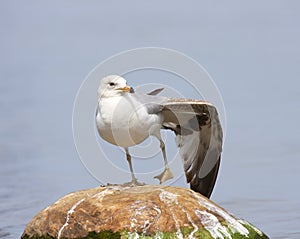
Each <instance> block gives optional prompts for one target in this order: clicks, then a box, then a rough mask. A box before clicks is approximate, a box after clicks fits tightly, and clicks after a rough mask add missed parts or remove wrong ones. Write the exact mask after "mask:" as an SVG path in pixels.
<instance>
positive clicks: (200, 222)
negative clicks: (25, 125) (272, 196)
mask: <svg viewBox="0 0 300 239" xmlns="http://www.w3.org/2000/svg"><path fill="white" fill-rule="evenodd" d="M29 238H31V239H32V238H34V239H52V238H55V239H56V238H57V239H68V238H77V239H78V238H82V239H95V238H98V239H99V238H122V239H125V238H128V239H131V238H132V239H133V238H134V239H138V238H147V239H148V238H149V239H150V238H157V239H159V238H161V239H164V238H166V239H171V238H182V239H184V238H205V239H206V238H213V239H215V238H221V239H222V238H224V239H225V238H232V239H241V238H249V239H267V238H268V237H267V236H266V235H265V234H263V233H262V232H261V231H260V230H258V229H257V228H255V227H254V226H252V225H251V224H249V223H248V222H246V221H244V220H241V219H238V218H237V217H235V216H233V215H231V214H230V213H228V212H226V211H225V210H224V209H223V208H221V207H219V206H218V205H216V204H215V203H213V202H212V201H210V200H209V199H207V198H205V197H203V196H202V195H200V194H199V193H196V192H194V191H192V190H190V189H187V188H179V187H168V186H152V185H145V186H137V187H125V186H107V187H97V188H92V189H88V190H83V191H78V192H74V193H71V194H68V195H67V196H65V197H63V198H61V199H60V200H58V201H57V202H56V203H54V204H53V205H51V206H49V207H47V208H46V209H44V210H42V211H41V212H39V213H38V214H37V215H36V216H35V217H34V218H33V219H32V220H31V222H30V223H29V224H28V225H27V227H26V229H25V231H24V233H23V235H22V239H29Z"/></svg>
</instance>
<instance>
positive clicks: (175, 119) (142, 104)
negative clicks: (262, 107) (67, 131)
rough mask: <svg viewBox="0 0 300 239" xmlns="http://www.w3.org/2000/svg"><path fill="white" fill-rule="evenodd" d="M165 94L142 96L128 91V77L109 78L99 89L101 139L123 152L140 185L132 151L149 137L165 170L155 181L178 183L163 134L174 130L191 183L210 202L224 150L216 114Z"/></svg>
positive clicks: (200, 103) (205, 105) (203, 105)
mask: <svg viewBox="0 0 300 239" xmlns="http://www.w3.org/2000/svg"><path fill="white" fill-rule="evenodd" d="M160 91H161V89H157V90H155V91H153V92H151V93H149V94H138V93H135V92H134V91H133V89H132V88H131V87H129V86H127V83H126V80H125V79H124V78H123V77H121V76H117V75H110V76H107V77H104V78H103V79H102V80H101V83H100V86H99V89H98V108H97V112H96V124H97V129H98V132H99V135H100V136H101V137H102V138H103V139H104V140H106V141H107V142H109V143H111V144H114V145H117V146H120V147H123V148H124V150H125V152H126V159H127V161H128V163H129V167H130V171H131V176H132V180H131V182H130V183H129V184H132V185H137V184H138V181H137V179H136V177H135V175H134V172H133V167H132V162H131V156H130V153H129V149H128V148H129V147H131V146H134V145H137V144H139V143H141V142H143V141H144V140H145V139H147V138H148V137H149V136H154V137H156V138H157V139H158V140H159V142H160V148H161V151H162V156H163V159H164V164H165V168H164V170H163V172H162V173H161V174H159V175H157V176H155V178H157V179H158V180H159V181H160V183H163V182H165V181H166V180H169V179H171V178H173V174H172V172H171V171H170V169H169V165H168V161H167V157H166V152H165V144H164V142H163V140H162V138H161V134H160V130H161V129H169V130H172V131H173V132H174V133H175V134H176V142H177V146H178V147H179V148H180V155H181V156H182V158H183V160H184V170H185V173H186V178H187V181H188V182H189V183H190V185H191V188H192V189H194V190H195V191H198V192H200V193H202V194H203V195H204V196H207V197H209V196H210V194H211V192H212V189H213V187H214V184H215V181H216V177H217V173H218V169H219V165H220V154H221V149H222V129H221V126H220V122H219V119H218V115H217V112H216V109H215V108H214V107H213V106H212V105H211V104H209V103H207V102H204V101H195V100H194V101H193V100H186V99H171V98H167V97H160V96H157V95H156V94H157V93H159V92H160Z"/></svg>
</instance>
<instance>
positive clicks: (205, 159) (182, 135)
mask: <svg viewBox="0 0 300 239" xmlns="http://www.w3.org/2000/svg"><path fill="white" fill-rule="evenodd" d="M162 114H163V116H164V121H163V128H165V129H171V130H173V131H174V132H175V134H176V143H177V146H178V147H179V148H180V150H179V152H180V155H181V157H182V158H183V162H184V171H185V175H186V179H187V182H188V183H190V187H191V189H193V190H194V191H197V192H199V193H201V194H202V195H204V196H206V197H208V198H209V197H210V195H211V193H212V190H213V188H214V185H215V182H216V178H217V175H218V170H219V166H220V160H221V151H222V138H223V134H222V128H221V124H220V121H219V117H218V113H217V110H216V108H215V107H214V106H213V105H212V104H209V103H208V102H205V101H198V100H186V99H169V100H168V102H166V103H164V107H163V109H162Z"/></svg>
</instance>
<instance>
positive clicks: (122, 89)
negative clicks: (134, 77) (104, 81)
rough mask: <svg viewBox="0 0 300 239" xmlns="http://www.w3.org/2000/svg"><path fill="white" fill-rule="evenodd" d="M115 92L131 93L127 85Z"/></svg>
mask: <svg viewBox="0 0 300 239" xmlns="http://www.w3.org/2000/svg"><path fill="white" fill-rule="evenodd" d="M117 90H121V91H124V92H130V91H131V87H130V86H128V85H127V86H125V87H122V88H118V89H117Z"/></svg>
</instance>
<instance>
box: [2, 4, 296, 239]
mask: <svg viewBox="0 0 300 239" xmlns="http://www.w3.org/2000/svg"><path fill="white" fill-rule="evenodd" d="M299 5H300V4H299V3H298V2H297V1H288V2H283V1H264V2H260V1H251V3H250V2H248V3H245V2H243V3H241V2H238V1H226V3H218V4H216V3H207V2H204V1H200V2H199V1H197V2H196V1H195V2H190V3H189V5H188V4H183V3H182V4H177V3H174V2H173V1H172V2H171V1H166V2H164V3H161V2H158V1H155V2H153V1H152V2H151V3H150V2H149V3H143V4H142V3H139V2H138V1H131V2H126V3H120V2H114V1H110V2H107V3H100V2H97V1H92V2H90V3H85V2H84V1H72V2H71V1H43V2H36V1H26V3H25V2H23V1H1V3H0V11H1V14H0V18H1V21H0V29H1V30H0V31H1V38H0V39H1V40H0V42H1V44H0V52H1V55H0V61H1V64H0V74H1V75H0V77H1V83H0V107H1V111H0V116H1V117H0V122H1V127H0V135H1V137H0V160H1V166H0V181H1V187H0V238H7V239H9V238H18V237H20V235H21V234H22V232H23V230H24V228H25V226H26V224H27V223H28V222H29V220H30V219H31V218H32V217H33V216H34V215H35V214H36V213H37V212H38V211H39V210H41V209H42V208H44V207H46V206H47V205H49V204H51V203H53V202H54V201H56V200H57V199H58V198H60V197H62V196H63V195H65V194H67V193H69V192H71V191H75V190H79V189H83V188H88V187H94V186H97V185H98V182H97V181H96V180H95V179H94V178H93V177H92V176H91V175H89V173H88V172H87V171H86V170H85V168H84V167H83V165H82V164H81V162H80V160H79V159H78V156H77V154H76V150H75V147H74V144H73V139H72V126H71V117H72V109H73V102H74V98H75V95H76V92H77V90H78V88H79V86H80V84H81V82H82V80H83V79H84V77H85V76H86V74H87V73H88V72H89V71H90V70H91V69H92V68H93V67H94V66H95V65H96V64H98V63H99V62H100V61H102V60H104V59H106V58H107V57H109V56H111V55H113V54H115V53H118V52H120V51H122V50H127V49H131V48H134V47H141V46H162V47H168V48H173V49H176V50H179V51H181V52H184V53H185V54H187V55H189V56H191V57H193V58H194V59H196V60H197V61H198V62H200V63H201V64H202V65H203V66H205V67H206V69H207V70H208V71H209V73H210V74H211V75H212V77H213V78H214V80H215V82H216V84H217V85H218V87H219V89H220V91H221V93H222V96H223V99H224V103H225V107H226V114H227V124H228V125H227V136H226V141H225V145H224V153H223V162H222V166H221V170H220V175H219V178H218V182H217V185H216V187H215V190H214V193H213V196H212V199H213V201H215V202H217V203H218V204H219V205H221V206H222V207H224V208H225V209H227V210H229V211H231V212H233V213H234V214H235V215H237V216H239V217H241V218H244V219H246V220H248V221H249V222H251V223H253V224H254V225H256V226H257V227H258V228H260V229H262V230H263V231H264V232H265V233H267V234H268V235H269V236H270V238H292V239H296V238H297V239H298V238H299V237H300V229H299V225H300V223H299V222H300V220H299V219H300V216H299V215H300V193H299V190H298V189H299V187H298V186H297V183H298V182H299V173H298V172H299V170H300V163H299V160H298V159H299V155H300V151H299V135H300V132H299V127H297V124H298V122H299V120H300V119H299V116H300V112H299V101H300V83H299V81H298V76H299V75H300V68H299V62H300V54H299V53H300V48H299V42H300V39H299V38H300V30H299V27H298V25H299V21H300V16H299V14H298V12H299ZM131 83H132V84H133V85H134V83H133V82H131ZM178 88H179V89H180V85H178ZM171 147H173V146H171ZM169 150H173V149H169ZM174 150H175V149H174Z"/></svg>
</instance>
